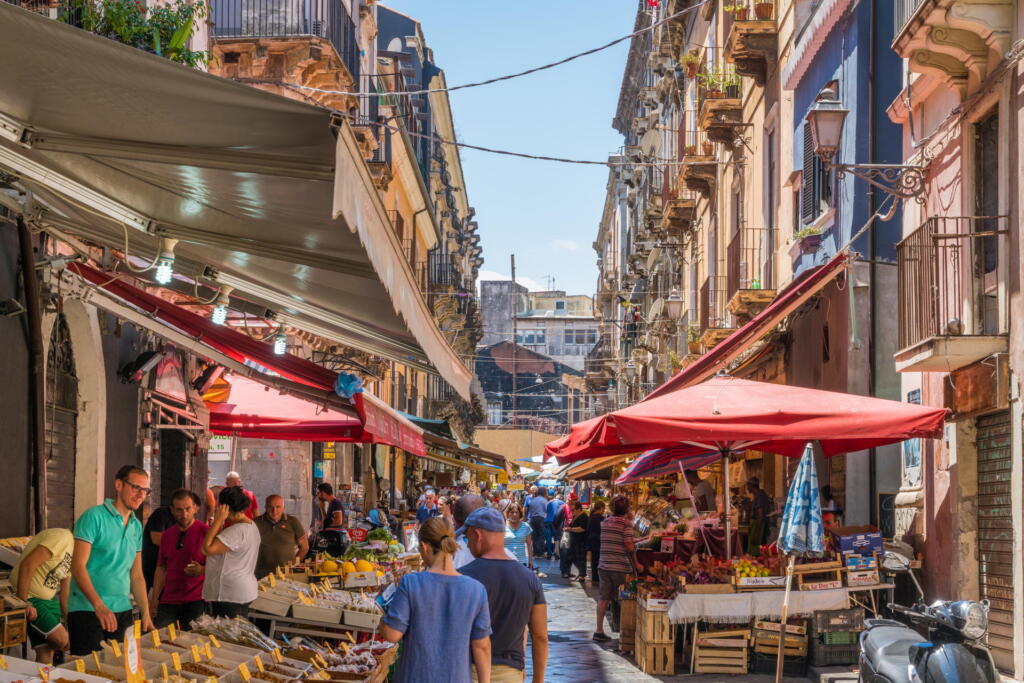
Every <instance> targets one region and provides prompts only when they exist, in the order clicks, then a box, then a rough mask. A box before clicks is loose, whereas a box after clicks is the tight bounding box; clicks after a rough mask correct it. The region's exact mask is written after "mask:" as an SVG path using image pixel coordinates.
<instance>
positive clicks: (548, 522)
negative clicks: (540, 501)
mask: <svg viewBox="0 0 1024 683" xmlns="http://www.w3.org/2000/svg"><path fill="white" fill-rule="evenodd" d="M563 505H565V503H564V502H563V501H562V496H561V495H560V494H558V493H555V495H554V496H552V497H551V500H549V501H548V505H547V508H546V509H545V516H544V543H545V549H544V550H545V552H546V554H547V556H548V557H556V558H557V557H558V551H559V547H558V541H559V540H560V539H559V538H556V537H555V515H557V514H558V511H559V510H561V509H562V506H563Z"/></svg>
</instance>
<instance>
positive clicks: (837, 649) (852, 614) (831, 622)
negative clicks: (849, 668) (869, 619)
mask: <svg viewBox="0 0 1024 683" xmlns="http://www.w3.org/2000/svg"><path fill="white" fill-rule="evenodd" d="M812 626H813V628H812V632H811V664H813V665H814V666H832V665H837V664H856V663H857V657H858V655H859V645H858V637H859V633H860V631H862V630H863V629H864V610H863V609H861V608H859V607H854V608H852V609H837V610H825V611H821V612H817V613H816V614H815V615H814V621H813V622H812Z"/></svg>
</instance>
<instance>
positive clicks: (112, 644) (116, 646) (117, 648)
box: [110, 640, 121, 659]
mask: <svg viewBox="0 0 1024 683" xmlns="http://www.w3.org/2000/svg"><path fill="white" fill-rule="evenodd" d="M110 649H111V650H113V651H114V656H115V657H117V658H118V659H121V645H120V643H118V642H117V641H116V640H111V641H110Z"/></svg>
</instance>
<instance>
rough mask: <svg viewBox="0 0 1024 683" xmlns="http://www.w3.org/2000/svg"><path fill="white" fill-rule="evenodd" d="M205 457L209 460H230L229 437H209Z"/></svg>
mask: <svg viewBox="0 0 1024 683" xmlns="http://www.w3.org/2000/svg"><path fill="white" fill-rule="evenodd" d="M206 455H207V457H208V458H209V459H210V460H230V459H231V437H230V436H216V435H215V436H211V437H210V447H209V448H208V449H207V450H206Z"/></svg>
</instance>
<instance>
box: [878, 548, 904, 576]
mask: <svg viewBox="0 0 1024 683" xmlns="http://www.w3.org/2000/svg"><path fill="white" fill-rule="evenodd" d="M882 567H883V568H884V569H885V570H886V571H890V572H905V571H907V570H908V569H910V558H909V557H906V556H904V555H902V554H900V553H897V552H892V551H888V552H886V553H885V556H884V557H883V558H882Z"/></svg>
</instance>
